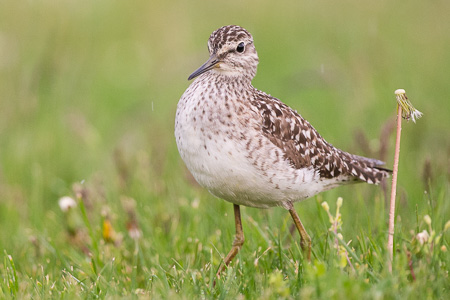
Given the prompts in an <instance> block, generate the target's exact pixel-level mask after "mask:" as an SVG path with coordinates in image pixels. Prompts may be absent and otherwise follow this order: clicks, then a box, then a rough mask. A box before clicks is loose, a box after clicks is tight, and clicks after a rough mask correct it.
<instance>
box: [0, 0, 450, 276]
mask: <svg viewBox="0 0 450 300" xmlns="http://www.w3.org/2000/svg"><path fill="white" fill-rule="evenodd" d="M449 11H450V2H449V1H445V0H441V1H387V0H382V1H370V2H369V1H362V2H361V1H354V0H344V1H255V0H254V1H237V0H231V1H111V0H108V1H68V0H65V1H49V0H47V1H45V0H44V1H1V2H0V249H1V250H2V251H3V249H6V251H7V252H8V253H9V254H13V255H15V256H16V257H17V258H16V259H21V258H23V259H24V258H25V257H28V259H29V260H30V261H33V260H36V259H37V260H39V258H36V257H34V256H33V255H31V254H30V253H31V252H30V251H31V250H29V247H30V238H31V237H38V238H43V239H48V240H58V239H59V238H61V237H64V228H63V227H64V224H63V219H64V217H63V215H62V213H61V211H60V210H59V207H58V204H57V202H58V199H59V198H60V197H61V196H65V195H73V193H74V192H73V185H74V184H79V185H81V186H87V187H88V189H91V190H93V191H94V192H92V191H91V194H95V197H94V196H93V197H92V198H93V199H94V200H95V201H98V203H100V204H98V205H97V206H96V205H95V204H94V205H93V206H92V208H91V209H90V211H89V213H91V214H93V215H94V217H93V219H94V220H95V215H98V216H100V215H101V212H102V210H103V209H104V207H107V208H108V210H109V213H110V214H111V215H112V219H113V221H114V222H115V226H116V230H118V231H124V232H125V231H126V230H125V227H126V224H125V221H124V220H123V217H124V215H125V214H124V213H123V208H122V204H121V203H122V202H121V200H120V199H121V197H131V198H133V199H135V201H136V203H137V204H136V205H137V211H138V219H139V221H140V224H141V226H142V230H143V231H144V239H147V240H148V243H150V244H152V239H157V238H160V235H161V234H162V233H161V232H163V233H166V234H169V235H170V234H173V235H178V236H180V235H182V234H187V235H189V234H190V235H196V234H198V235H199V236H201V237H202V239H204V242H205V243H207V242H208V240H211V235H213V234H214V233H215V230H216V229H218V228H219V227H220V226H222V225H223V224H227V225H226V226H227V227H226V228H222V230H223V232H226V234H227V237H229V240H230V241H231V240H232V235H233V219H232V218H231V216H230V214H231V205H230V204H228V203H225V202H224V201H221V200H216V199H214V198H213V197H212V196H209V195H208V194H207V192H206V191H204V190H203V189H201V188H198V187H197V185H196V184H195V182H194V181H193V179H192V178H191V177H190V176H189V174H188V171H187V170H186V169H185V167H184V164H183V162H182V161H181V159H180V157H179V155H178V151H177V149H176V145H175V139H174V136H173V128H174V116H175V110H176V105H177V102H178V99H179V98H180V97H181V95H182V93H183V92H184V90H185V89H186V88H187V86H188V85H189V82H188V81H187V77H188V75H189V74H190V73H191V72H192V71H193V70H195V69H196V68H197V67H198V66H200V65H201V64H202V63H203V62H204V61H205V60H206V59H207V57H208V52H207V46H206V42H207V40H208V37H209V35H210V34H211V32H212V31H213V30H215V29H217V28H219V27H221V26H223V25H229V24H238V25H240V26H242V27H244V28H246V29H248V30H249V31H250V32H251V33H252V34H253V37H254V40H255V45H256V48H257V50H258V54H259V58H260V64H259V68H258V74H257V76H256V78H255V80H254V81H253V84H254V86H255V87H256V88H258V89H261V90H263V91H265V92H267V93H270V94H272V95H273V96H275V97H277V98H279V99H281V100H282V101H284V102H285V103H287V104H288V105H290V106H291V107H293V108H294V109H296V110H297V111H298V112H299V113H300V114H302V116H303V117H305V118H306V119H308V120H309V121H310V122H311V123H312V124H313V126H314V127H315V128H316V129H317V130H318V131H319V132H321V134H322V135H323V136H324V137H325V138H326V139H327V140H328V141H329V142H331V143H332V144H333V145H335V146H337V147H339V148H342V149H344V150H347V151H351V152H355V153H358V154H360V155H372V156H376V157H378V156H379V155H378V148H379V144H380V139H379V136H380V133H381V131H382V128H384V127H386V126H387V127H388V125H386V124H389V122H391V123H392V121H393V120H394V119H395V107H396V103H395V97H394V90H396V89H398V88H403V89H405V90H406V92H407V95H408V96H409V98H410V99H411V101H412V103H413V104H414V105H415V106H416V108H417V109H419V110H420V111H422V112H423V113H424V117H423V118H422V119H420V120H419V121H418V122H417V124H416V125H414V124H413V123H412V122H409V123H407V122H404V123H403V126H404V127H403V137H402V149H401V157H400V159H401V160H400V175H399V198H400V202H399V204H398V205H399V206H398V210H397V213H398V214H399V215H400V216H401V218H402V219H403V220H405V221H404V222H406V223H405V225H404V226H405V227H407V228H409V229H411V228H414V226H415V224H416V223H415V222H416V209H417V210H418V212H419V215H423V214H426V213H430V207H432V204H431V206H430V203H429V201H430V200H429V198H427V196H426V194H424V192H426V191H428V189H427V184H428V182H429V181H433V182H438V183H439V185H438V188H439V190H440V191H441V192H442V191H443V193H444V194H445V197H446V198H445V199H446V201H445V202H444V203H445V204H444V205H443V206H442V207H441V210H440V215H439V216H436V218H438V220H440V222H441V223H442V222H445V221H446V219H445V215H446V216H447V218H448V215H449V204H448V200H449V199H448V178H449V170H450V167H449V155H450V133H449V132H450V131H449V129H450V118H449V113H450V102H449V98H450V84H449V78H450V72H449V70H450V22H449V21H448V12H449ZM388 142H389V144H388V154H387V156H385V157H383V159H385V160H386V161H387V166H388V167H391V166H392V160H393V152H392V149H393V142H394V139H393V135H391V136H390V137H389V138H388ZM364 146H366V147H364ZM424 170H425V171H424ZM424 176H425V179H424ZM377 191H378V188H377V187H368V186H364V185H360V186H357V187H344V188H340V189H338V190H337V191H330V192H327V193H326V194H324V196H323V197H326V199H330V201H334V200H331V199H336V197H337V196H341V195H342V196H344V200H345V201H346V200H347V199H348V205H349V206H351V207H349V208H347V211H346V210H344V212H343V214H344V219H346V220H348V222H349V226H350V227H351V226H362V227H364V226H365V225H366V222H367V221H366V218H367V217H369V218H376V217H380V218H381V221H380V222H381V223H383V222H384V221H385V219H384V218H385V215H386V214H387V210H386V209H383V208H384V207H385V206H384V203H383V200H381V204H380V203H379V204H377V205H375V206H373V205H372V201H371V200H370V198H367V199H366V200H364V201H362V202H361V201H360V202H357V203H356V204H350V203H351V201H352V199H354V198H355V197H362V198H365V197H366V195H372V196H373V194H374V193H376V192H377ZM355 194H356V195H359V196H354V195H355ZM372 196H370V197H372ZM321 197H322V196H321ZM95 201H94V202H95ZM193 201H194V202H195V201H200V208H199V211H195V212H192V210H193V209H192V207H191V204H190V203H192V202H193ZM315 205H316V204H315V201H313V200H309V201H307V202H304V203H302V204H300V205H297V209H298V210H299V214H300V216H301V217H302V219H303V218H304V219H303V221H304V223H305V224H306V227H307V228H308V225H307V224H310V225H309V226H311V227H313V228H314V226H316V225H314V221H315V219H316V218H317V217H316V216H315V214H316V209H315ZM183 207H184V208H183ZM201 207H204V208H203V209H202V208H201ZM377 209H379V210H378V211H376V210H377ZM226 212H228V217H225V216H223V215H224V213H226ZM244 214H252V215H253V216H254V217H255V218H257V217H258V216H261V215H262V216H263V217H260V218H264V217H266V215H267V214H268V215H269V217H267V218H274V219H275V221H273V222H272V221H269V224H272V225H274V224H277V223H278V224H279V223H280V221H279V220H281V219H283V218H284V217H285V215H284V214H285V212H284V211H283V210H281V209H273V210H271V211H269V212H263V213H261V212H258V211H257V210H252V209H246V210H245V211H244ZM345 214H347V215H345ZM219 216H223V217H222V218H221V219H222V220H220V221H217V218H218V217H219ZM277 218H279V219H277ZM174 220H177V221H176V222H179V224H180V226H185V227H186V228H185V229H184V230H181V231H177V230H178V229H173V230H168V231H165V229H164V228H165V226H166V227H167V226H170V225H168V224H170V223H172V222H175V221H174ZM277 220H278V221H277ZM191 222H194V223H195V222H196V223H195V224H202V223H203V224H204V226H203V227H202V226H198V228H197V227H195V230H200V231H196V232H191V233H190V232H189V228H191V227H190V226H193V225H189V224H190V223H191ZM261 222H263V223H264V222H266V221H264V220H262V221H261ZM374 222H375V221H374ZM376 222H378V221H376ZM95 225H97V224H95ZM172 226H174V225H173V224H172ZM280 226H281V224H280ZM191 229H192V228H191ZM347 230H348V232H352V230H353V229H352V228H349V229H347ZM365 230H370V228H365ZM172 238H173V237H172ZM166 239H167V240H165V241H166V242H167V245H171V243H172V242H173V241H172V240H171V238H170V237H167V238H166ZM247 241H251V238H249V239H248V240H247ZM213 242H214V241H213ZM55 243H56V245H58V243H63V239H61V240H60V241H59V242H58V241H56V242H55ZM161 243H162V241H161ZM249 243H251V242H249ZM152 247H153V246H152ZM154 247H155V248H156V250H158V251H159V250H161V249H159V248H158V247H159V246H154ZM167 247H168V248H167V249H169V248H170V246H167ZM227 247H228V246H227V244H225V245H221V246H220V248H219V249H220V250H221V251H222V252H225V251H226V250H227ZM249 247H251V246H249ZM167 249H166V250H167ZM250 249H252V248H250ZM173 251H175V253H167V255H164V254H163V253H159V256H160V257H165V258H163V259H166V260H168V261H169V260H170V258H171V257H172V256H173V257H177V255H181V254H179V253H178V252H177V251H179V252H180V253H181V252H182V251H183V250H173ZM177 253H178V254H177ZM16 264H20V263H18V262H16ZM23 268H25V269H26V266H23Z"/></svg>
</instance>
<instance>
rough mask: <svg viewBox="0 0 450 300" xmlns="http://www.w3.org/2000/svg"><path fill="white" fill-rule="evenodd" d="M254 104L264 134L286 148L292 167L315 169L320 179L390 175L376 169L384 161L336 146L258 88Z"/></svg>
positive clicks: (378, 178)
mask: <svg viewBox="0 0 450 300" xmlns="http://www.w3.org/2000/svg"><path fill="white" fill-rule="evenodd" d="M252 104H253V105H254V106H255V107H256V108H257V110H258V111H259V113H260V115H261V117H262V124H261V130H262V132H263V134H264V135H265V136H266V137H267V138H268V139H269V140H270V141H271V142H272V143H273V144H275V145H276V146H277V147H279V148H280V149H281V150H282V151H283V154H284V158H285V159H287V160H288V161H289V162H290V163H291V165H292V167H294V168H296V169H300V168H314V169H315V170H317V172H318V174H319V175H320V177H321V178H335V177H338V176H341V175H343V176H344V177H348V179H349V180H351V179H356V180H358V179H359V180H362V181H366V182H368V183H379V182H380V181H381V180H382V179H383V178H384V177H387V176H388V174H389V171H388V170H384V169H382V168H377V167H378V166H380V165H382V164H383V162H381V161H379V160H376V159H372V158H366V157H362V156H357V155H353V154H349V153H347V152H344V151H342V150H340V149H337V148H336V147H334V146H333V145H331V144H330V143H328V142H327V141H325V139H324V138H322V136H321V135H320V134H319V133H318V132H317V131H316V130H315V129H314V127H313V126H312V125H311V124H309V122H308V121H306V120H305V119H303V118H302V116H301V115H300V114H298V113H297V112H296V111H294V110H293V109H291V108H290V107H289V106H287V105H286V104H284V103H283V102H281V101H280V100H278V99H277V98H274V97H272V96H270V95H267V94H265V93H263V92H261V91H257V92H256V93H255V97H254V101H253V103H252Z"/></svg>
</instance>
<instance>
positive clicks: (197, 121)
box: [175, 25, 391, 277]
mask: <svg viewBox="0 0 450 300" xmlns="http://www.w3.org/2000/svg"><path fill="white" fill-rule="evenodd" d="M208 51H209V59H208V60H207V61H206V62H205V63H204V64H203V65H202V66H200V67H199V68H198V69H197V70H195V71H194V72H193V73H192V74H191V75H190V76H189V78H188V80H194V81H193V82H192V83H191V84H190V85H189V87H188V88H187V89H186V91H185V92H184V93H183V95H182V96H181V98H180V100H179V102H178V105H177V110H176V115H175V139H176V144H177V148H178V151H179V154H180V156H181V158H182V160H183V161H184V163H185V164H186V166H187V168H188V170H189V171H190V172H191V174H192V175H193V176H194V178H195V179H196V181H197V182H198V183H199V184H200V185H201V186H203V187H204V188H206V189H207V190H208V191H209V192H210V193H211V194H213V195H214V196H216V197H217V198H221V199H224V200H226V201H228V202H231V203H232V204H233V209H234V217H235V226H236V234H235V238H234V241H233V244H232V247H231V250H230V251H229V252H228V255H227V256H226V257H225V258H224V259H223V262H222V263H221V267H220V268H219V270H218V272H217V276H218V277H220V273H221V272H222V271H223V270H224V269H225V268H227V267H228V265H229V264H230V262H231V261H232V260H233V258H234V257H235V256H236V255H237V253H238V252H239V251H240V249H241V247H242V245H243V244H244V232H243V228H242V221H241V211H240V206H247V207H254V208H270V207H276V206H278V207H283V208H285V209H286V210H288V211H289V213H290V215H291V217H292V219H293V221H294V224H295V227H296V228H297V230H298V232H299V234H300V245H301V248H302V251H303V253H304V255H305V256H306V258H307V259H308V261H310V259H311V238H310V236H309V235H308V233H307V231H306V230H305V228H304V226H303V224H302V222H301V220H300V217H299V215H298V214H297V212H296V210H295V209H294V203H295V202H298V201H301V200H304V199H307V198H310V197H312V196H314V195H316V194H318V193H320V192H323V191H326V190H329V189H332V188H335V187H338V186H340V185H344V184H348V183H356V182H367V183H370V184H379V183H381V182H382V181H383V180H384V179H385V178H387V177H389V174H390V173H391V171H390V170H388V169H386V168H384V167H383V165H384V162H382V161H379V160H377V159H373V158H366V157H362V156H358V155H354V154H350V153H348V152H345V151H343V150H340V149H338V148H336V147H334V146H333V145H332V144H330V143H328V142H327V141H326V140H325V139H324V138H323V137H322V136H321V135H320V134H319V133H318V132H317V131H316V130H315V129H314V127H313V126H312V125H311V124H310V123H309V122H308V121H307V120H305V119H304V118H303V117H302V116H301V115H300V114H299V113H298V112H297V111H296V110H294V109H292V108H290V107H289V106H287V105H286V104H284V103H283V102H281V100H279V99H277V98H275V97H273V96H271V95H269V94H267V93H265V92H263V91H260V90H258V89H256V88H255V87H253V85H252V80H253V78H254V77H255V75H256V70H257V65H258V63H259V58H258V54H257V52H256V48H255V45H254V40H253V36H252V35H251V34H250V33H249V32H248V31H247V30H246V29H244V28H242V27H240V26H237V25H228V26H223V27H221V28H219V29H217V30H215V31H214V32H213V33H212V34H211V35H210V37H209V39H208Z"/></svg>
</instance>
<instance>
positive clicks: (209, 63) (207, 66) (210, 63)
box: [188, 54, 220, 80]
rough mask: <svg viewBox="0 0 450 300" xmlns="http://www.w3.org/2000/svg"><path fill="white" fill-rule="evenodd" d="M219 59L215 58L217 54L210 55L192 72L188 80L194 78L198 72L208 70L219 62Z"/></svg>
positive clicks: (201, 72)
mask: <svg viewBox="0 0 450 300" xmlns="http://www.w3.org/2000/svg"><path fill="white" fill-rule="evenodd" d="M219 62H220V61H219V60H218V59H217V56H216V55H215V54H213V55H211V57H210V58H209V59H208V60H207V61H206V62H205V63H204V64H203V65H202V66H201V67H200V68H198V69H197V70H195V71H194V73H192V74H191V75H190V76H189V78H188V80H191V79H194V78H195V77H197V76H199V75H200V74H203V73H205V72H206V71H209V70H211V69H213V68H215V67H217V65H218V64H219Z"/></svg>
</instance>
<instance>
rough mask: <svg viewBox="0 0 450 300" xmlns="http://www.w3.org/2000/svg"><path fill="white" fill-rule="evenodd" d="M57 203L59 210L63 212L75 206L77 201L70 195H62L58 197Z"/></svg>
mask: <svg viewBox="0 0 450 300" xmlns="http://www.w3.org/2000/svg"><path fill="white" fill-rule="evenodd" d="M58 204H59V208H61V210H62V211H63V212H67V211H69V209H71V208H72V207H76V206H77V202H76V201H75V200H74V199H73V198H72V197H69V196H64V197H61V198H59V201H58Z"/></svg>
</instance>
